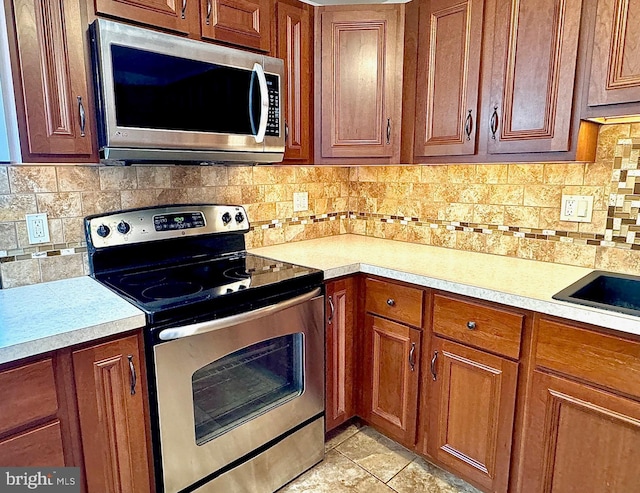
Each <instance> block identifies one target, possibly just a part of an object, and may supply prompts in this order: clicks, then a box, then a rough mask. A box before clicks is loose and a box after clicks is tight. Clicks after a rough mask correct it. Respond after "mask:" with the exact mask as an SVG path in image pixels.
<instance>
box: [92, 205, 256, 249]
mask: <svg viewBox="0 0 640 493" xmlns="http://www.w3.org/2000/svg"><path fill="white" fill-rule="evenodd" d="M85 230H86V232H87V241H89V242H90V243H91V244H93V246H94V247H95V248H104V247H112V246H118V245H130V244H133V243H143V242H147V241H158V240H163V239H168V238H180V237H185V236H193V235H205V234H215V233H219V234H221V233H246V232H247V231H249V220H248V219H247V213H246V211H245V210H244V207H242V206H240V205H213V204H194V205H176V206H161V207H151V208H144V209H131V210H127V211H120V212H113V213H109V214H100V215H97V216H90V217H87V218H86V219H85Z"/></svg>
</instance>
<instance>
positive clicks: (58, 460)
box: [0, 420, 65, 467]
mask: <svg viewBox="0 0 640 493" xmlns="http://www.w3.org/2000/svg"><path fill="white" fill-rule="evenodd" d="M64 465H65V462H64V453H63V451H62V435H61V433H60V422H59V421H57V420H56V421H54V422H53V423H49V424H47V425H44V426H42V427H40V428H36V429H35V430H28V431H25V432H23V433H20V434H18V435H16V436H12V437H10V438H7V439H6V440H2V441H0V466H3V467H8V466H20V467H57V466H64Z"/></svg>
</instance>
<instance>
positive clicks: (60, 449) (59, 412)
mask: <svg viewBox="0 0 640 493" xmlns="http://www.w3.org/2000/svg"><path fill="white" fill-rule="evenodd" d="M143 354H144V353H143V351H142V335H141V334H134V335H127V336H125V337H121V338H118V339H114V340H110V341H108V342H101V343H98V344H94V345H92V346H89V347H87V346H86V345H85V346H84V347H81V348H71V349H68V348H67V349H61V350H59V351H55V352H53V353H50V354H48V355H46V356H43V357H41V358H40V359H34V360H32V361H28V362H26V363H18V364H17V365H16V364H7V365H3V366H2V367H0V416H2V419H0V466H16V467H59V466H68V467H71V466H73V467H80V469H81V471H82V474H81V476H82V480H81V491H83V492H88V493H104V492H127V493H150V492H151V491H153V488H154V486H153V481H152V475H151V474H150V472H151V466H150V464H151V457H150V455H149V453H148V451H149V440H148V439H149V433H148V421H149V420H148V409H147V404H146V402H147V399H148V396H147V392H146V375H145V368H144V364H143V361H144V359H143Z"/></svg>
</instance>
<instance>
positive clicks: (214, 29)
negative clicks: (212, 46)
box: [200, 0, 273, 52]
mask: <svg viewBox="0 0 640 493" xmlns="http://www.w3.org/2000/svg"><path fill="white" fill-rule="evenodd" d="M200 1H201V5H202V7H201V9H202V11H201V12H200V22H201V27H202V37H203V38H205V39H213V40H216V41H223V42H225V43H231V44H235V45H240V46H246V47H247V48H253V49H255V50H260V51H266V52H268V51H269V50H270V49H271V18H272V15H273V12H272V8H273V7H272V3H271V2H270V1H268V0H200Z"/></svg>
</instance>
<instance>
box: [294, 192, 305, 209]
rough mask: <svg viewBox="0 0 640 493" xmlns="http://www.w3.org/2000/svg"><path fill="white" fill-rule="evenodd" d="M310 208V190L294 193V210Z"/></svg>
mask: <svg viewBox="0 0 640 493" xmlns="http://www.w3.org/2000/svg"><path fill="white" fill-rule="evenodd" d="M308 210H309V192H294V193H293V212H300V211H308Z"/></svg>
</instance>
